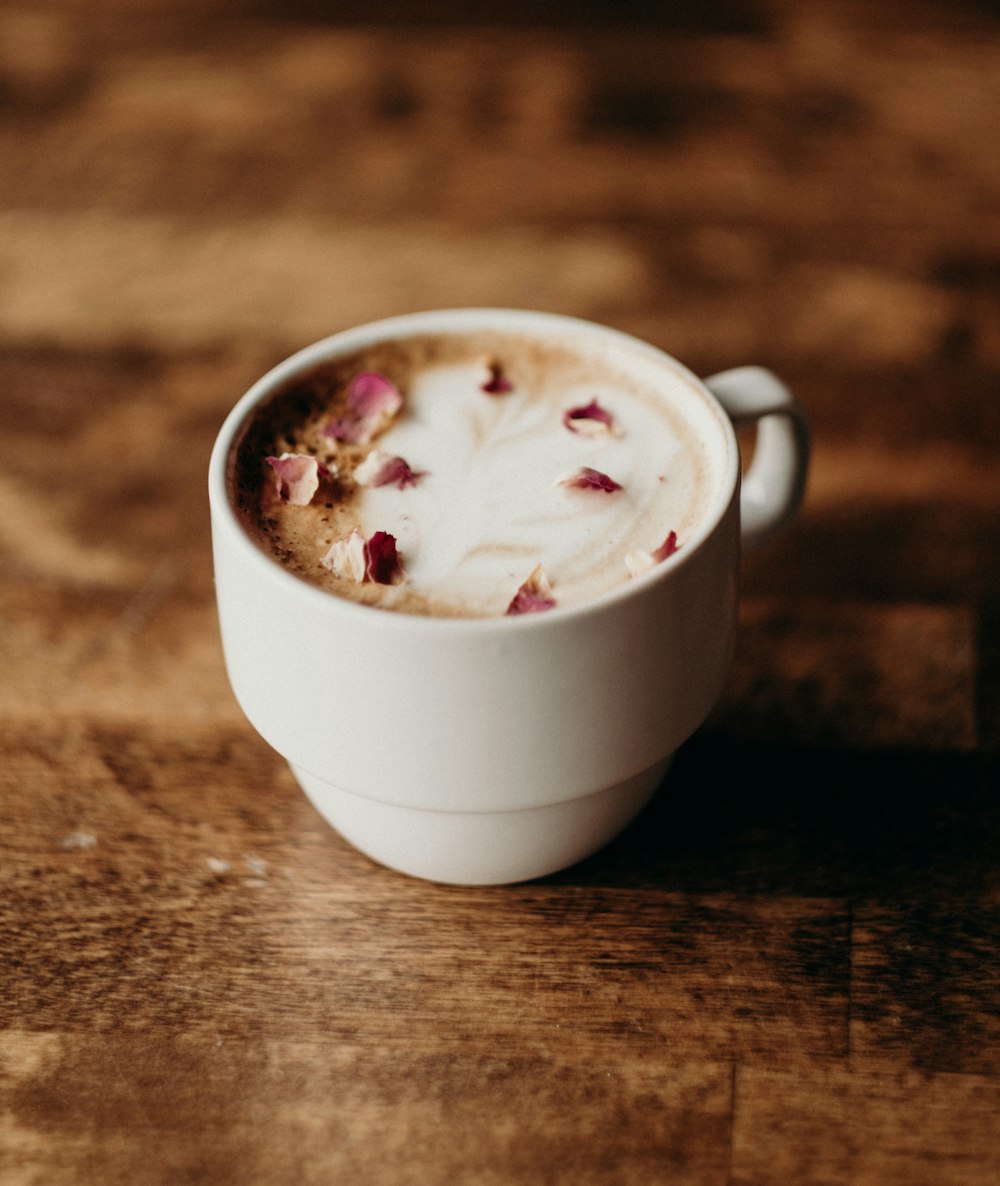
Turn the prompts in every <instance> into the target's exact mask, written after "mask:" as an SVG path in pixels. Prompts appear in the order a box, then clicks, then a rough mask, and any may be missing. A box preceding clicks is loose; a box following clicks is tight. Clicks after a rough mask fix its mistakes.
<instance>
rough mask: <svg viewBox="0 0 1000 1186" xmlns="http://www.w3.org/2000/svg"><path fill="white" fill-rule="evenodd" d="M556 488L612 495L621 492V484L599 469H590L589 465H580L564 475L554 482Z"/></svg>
mask: <svg viewBox="0 0 1000 1186" xmlns="http://www.w3.org/2000/svg"><path fill="white" fill-rule="evenodd" d="M556 485H557V486H575V487H577V488H578V489H580V490H602V491H603V492H604V493H605V494H614V492H615V491H616V490H621V488H622V487H621V483H620V482H616V481H615V480H614V478H609V477H608V475H607V474H602V473H601V471H600V470H599V469H591V468H590V466H589V465H581V466H580V468H579V469H576V470H574V471H573V472H572V473H571V474H566V475H565V476H564V477H562V478H559V480H558V481H557V482H556Z"/></svg>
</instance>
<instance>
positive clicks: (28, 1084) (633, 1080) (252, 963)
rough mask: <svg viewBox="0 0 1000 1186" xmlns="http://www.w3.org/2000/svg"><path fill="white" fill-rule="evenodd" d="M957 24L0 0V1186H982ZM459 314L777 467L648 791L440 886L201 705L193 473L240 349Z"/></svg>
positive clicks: (240, 372)
mask: <svg viewBox="0 0 1000 1186" xmlns="http://www.w3.org/2000/svg"><path fill="white" fill-rule="evenodd" d="M372 7H374V6H372ZM654 8H656V9H659V12H658V13H657V14H654V15H652V16H651V15H650V12H651V10H653V9H654ZM691 8H694V9H696V10H697V15H694V16H692V15H690V12H689V10H690V9H691ZM990 11H991V8H990V6H988V5H982V4H976V3H973V2H972V0H967V2H966V3H954V4H947V3H945V2H944V0H940V2H935V0H922V2H919V3H916V4H904V3H902V0H889V2H887V3H884V4H880V5H877V6H867V5H857V4H851V3H848V2H847V0H843V2H841V3H838V2H835V0H823V2H821V3H815V4H809V5H802V4H799V3H796V2H795V0H758V2H753V3H751V2H750V0H729V2H728V3H719V4H714V5H697V6H691V5H683V4H680V3H665V4H663V5H658V6H654V5H649V6H642V5H638V4H619V5H617V6H614V7H612V6H607V8H605V6H603V5H599V4H597V3H595V2H591V3H579V4H570V3H568V0H567V2H565V3H558V2H557V3H552V4H549V5H541V6H536V5H528V4H519V3H513V4H510V5H506V6H500V5H492V6H490V5H488V6H486V7H484V8H480V9H479V10H478V20H479V22H480V23H478V24H468V23H463V21H462V20H461V19H460V18H459V16H458V15H457V13H454V12H451V11H449V8H448V6H446V5H441V4H436V3H432V2H431V0H426V2H424V3H419V2H413V3H410V4H404V3H402V2H401V0H398V2H397V0H389V2H388V3H386V4H383V5H382V6H380V7H379V10H378V13H379V15H378V19H377V20H373V19H372V18H371V14H370V12H369V6H365V5H361V4H356V3H345V4H342V5H339V6H337V5H334V4H332V3H331V4H323V3H320V2H319V0H313V2H308V0H295V2H290V3H282V4H279V3H269V2H264V0H254V2H251V0H242V2H240V3H231V4H227V3H224V2H223V0H198V2H196V3H192V4H187V5H183V6H180V5H176V4H173V3H169V2H168V0H108V2H106V3H103V4H102V5H100V6H96V5H95V6H90V5H85V4H83V3H75V2H74V0H35V2H31V0H23V2H20V0H3V3H2V4H0V418H2V419H0V427H2V468H0V496H2V502H0V507H2V515H0V552H2V557H3V562H2V565H0V623H2V631H0V662H2V670H3V681H2V686H0V738H2V748H3V762H2V770H0V780H2V788H3V800H2V802H3V813H2V818H0V856H2V860H0V878H2V895H0V955H2V962H0V1027H2V1028H0V1181H2V1182H3V1183H4V1186H29V1184H31V1186H34V1184H36V1183H44V1184H45V1186H63V1184H70V1183H72V1184H74V1186H77V1184H81V1186H117V1184H119V1183H121V1184H126V1183H127V1184H129V1186H145V1184H163V1186H168V1184H169V1186H174V1184H177V1183H197V1184H201V1183H206V1184H212V1186H219V1184H225V1183H233V1184H239V1186H256V1184H260V1186H284V1184H286V1183H287V1184H289V1186H308V1184H313V1183H315V1184H318V1186H319V1184H322V1186H326V1184H332V1183H336V1184H338V1186H340V1184H353V1183H358V1184H361V1186H383V1184H384V1186H402V1184H410V1183H412V1184H414V1186H435V1184H437V1183H441V1184H444V1183H447V1184H449V1186H455V1184H462V1183H467V1184H474V1186H479V1184H483V1186H494V1184H496V1186H499V1184H507V1183H511V1184H514V1183H517V1184H521V1183H525V1184H534V1183H539V1184H541V1183H544V1184H563V1183H566V1184H572V1186H582V1184H586V1183H595V1184H598V1183H599V1184H605V1183H608V1184H610V1183H630V1184H631V1183H637V1184H643V1186H649V1184H656V1183H670V1184H676V1183H697V1184H699V1186H709V1184H716V1183H718V1184H720V1186H721V1184H722V1183H730V1184H732V1186H737V1184H738V1186H751V1184H752V1186H764V1184H771V1183H774V1184H781V1186H787V1184H796V1186H797V1184H803V1183H816V1184H820V1183H822V1184H824V1186H829V1184H831V1183H857V1184H862V1183H863V1184H869V1183H870V1184H873V1186H874V1184H878V1186H885V1184H888V1183H906V1184H907V1186H914V1184H924V1183H926V1184H933V1186H938V1184H940V1186H953V1184H961V1186H966V1184H967V1186H972V1184H976V1186H979V1184H982V1186H987V1184H990V1186H992V1183H995V1182H996V1181H997V1180H998V1179H1000V1140H998V1128H1000V1122H998V1115H1000V1084H998V1075H1000V1044H998V1038H1000V1008H998V1007H1000V985H998V958H1000V927H998V917H997V903H998V892H1000V878H998V871H997V855H998V846H997V795H996V792H997V786H998V781H1000V780H998V772H1000V762H998V750H1000V745H998V742H1000V466H998V460H1000V451H998V444H1000V385H998V380H1000V151H998V149H1000V140H998V132H997V129H998V127H1000V21H998V19H997V18H996V17H995V16H991V15H990ZM473 303H475V304H488V303H492V304H505V305H523V306H528V307H534V308H544V309H552V310H557V311H561V312H568V313H573V314H577V315H580V316H584V317H591V318H595V319H598V320H600V321H604V322H607V323H609V324H612V325H615V326H618V327H619V328H622V329H625V330H628V331H631V332H634V333H637V334H640V335H642V336H645V337H646V338H648V339H649V340H651V341H653V342H655V343H657V344H658V345H661V346H663V347H665V348H666V349H668V350H670V351H672V352H674V353H676V354H678V355H680V356H681V357H683V358H684V359H686V360H687V361H689V362H690V363H691V364H692V365H693V366H694V367H695V368H696V369H699V370H701V371H702V372H703V373H708V372H709V371H712V370H718V369H721V368H723V367H726V366H728V365H732V364H736V363H741V362H749V361H756V362H761V363H764V364H766V365H770V366H773V367H774V368H775V369H776V370H778V371H779V372H780V373H781V374H782V375H784V376H785V377H786V379H787V380H788V381H789V382H790V383H791V384H792V385H793V386H794V387H795V388H796V390H797V391H798V393H799V394H800V396H801V398H802V400H803V401H804V402H805V404H806V405H807V407H808V408H809V410H810V413H811V415H812V418H813V422H814V425H815V444H816V448H815V466H814V472H813V478H812V481H811V486H810V490H809V495H808V498H807V503H806V506H805V509H804V513H803V516H802V518H801V521H800V523H799V525H798V526H797V527H796V529H795V530H794V532H792V533H791V534H790V535H789V536H787V537H786V538H784V539H783V540H781V541H780V542H778V543H776V544H774V545H773V546H772V547H770V548H768V549H767V550H765V551H762V552H759V553H757V554H755V555H754V556H752V557H751V558H750V559H748V562H747V564H746V571H745V596H744V601H743V622H742V629H741V641H740V648H739V654H738V656H737V659H736V663H735V666H734V669H733V672H732V677H731V679H730V681H729V684H728V686H727V689H726V693H725V696H724V698H723V700H722V702H721V704H720V705H719V708H718V710H717V712H716V713H715V714H714V715H713V717H712V719H711V720H710V721H709V722H708V723H707V724H706V726H705V727H704V728H703V729H702V730H701V731H700V733H699V734H698V735H697V736H696V737H695V738H694V739H693V740H692V741H691V742H690V743H689V744H688V745H687V746H686V747H685V749H684V750H683V751H682V754H681V756H680V757H679V758H678V761H677V763H676V767H675V770H674V772H673V773H672V775H671V776H670V778H669V780H668V781H667V783H666V784H665V785H664V787H663V789H662V792H661V793H660V794H659V796H658V798H657V799H656V801H655V802H654V804H653V806H652V807H651V808H650V809H649V810H648V811H647V812H646V814H645V815H644V816H643V817H642V818H641V820H640V821H639V822H638V823H637V824H636V825H635V826H633V827H632V828H631V829H630V830H629V831H628V833H627V834H626V835H625V836H623V837H622V838H621V839H620V840H619V841H618V842H616V843H614V844H613V845H612V846H611V847H610V848H608V849H607V850H606V851H604V852H602V853H601V854H599V855H598V856H596V857H594V858H592V859H591V860H589V861H587V862H586V863H584V864H582V865H580V866H578V867H576V868H573V869H570V870H568V871H566V872H564V873H562V874H560V875H558V876H555V877H551V878H548V879H546V880H544V881H540V882H537V883H533V884H526V885H520V886H516V887H511V888H503V889H488V890H480V889H456V888H447V887H440V886H434V885H429V884H424V883H420V882H416V881H411V880H407V879H405V878H403V877H400V876H398V875H395V874H392V873H390V872H388V871H386V870H383V869H381V868H378V867H376V866H375V865H373V864H371V863H370V862H369V861H367V860H366V859H365V858H364V857H362V856H360V855H359V854H358V853H357V852H355V851H353V850H352V849H351V848H350V847H348V846H347V845H346V844H345V843H343V842H342V841H341V840H340V839H339V838H338V837H337V836H336V835H335V834H334V833H333V832H332V831H331V830H330V829H329V828H327V827H326V826H325V825H324V824H323V823H322V822H321V820H320V819H319V818H318V817H317V815H316V814H315V812H314V811H313V810H312V809H311V808H310V807H309V805H308V804H307V802H306V801H305V799H304V797H303V796H302V795H301V794H300V793H299V791H298V790H297V788H296V786H295V785H294V783H293V781H292V779H291V777H290V775H289V773H288V771H287V769H286V768H285V767H284V765H283V763H282V761H281V760H280V759H279V758H278V757H277V756H276V755H275V754H274V753H272V752H271V751H270V750H269V749H268V747H267V746H266V745H265V744H264V743H263V742H262V741H261V740H259V739H258V737H257V736H256V734H255V733H254V732H253V730H252V729H251V728H250V726H249V725H248V724H247V723H246V722H245V720H244V719H243V717H242V716H241V714H240V712H239V710H238V708H237V707H236V705H235V703H234V701H233V699H232V697H231V694H230V692H229V689H228V685H227V683H226V679H225V675H224V672H223V668H222V662H221V657H220V649H219V642H218V636H217V628H216V621H215V614H214V606H213V591H212V573H211V567H210V555H209V534H208V522H207V508H206V497H205V468H206V462H207V458H208V453H209V449H210V447H211V443H212V440H213V437H214V434H215V431H216V429H217V427H218V425H219V424H220V422H221V420H222V418H223V416H224V414H225V412H226V410H227V409H228V408H229V406H231V404H232V403H233V402H234V401H235V399H236V398H237V397H238V396H239V395H240V394H241V393H242V391H243V390H244V389H245V387H246V386H247V385H248V384H249V383H250V382H251V381H252V380H253V379H254V378H255V377H256V376H257V375H258V374H259V373H261V372H262V370H263V369H265V368H266V367H267V366H268V365H270V364H271V363H272V362H274V361H276V360H277V359H278V358H280V357H282V356H284V355H285V354H287V353H289V352H290V351H291V350H293V349H295V348H297V347H299V346H301V345H303V344H305V343H306V342H308V341H310V340H312V339H314V338H316V337H319V336H322V335H324V334H326V333H328V332H331V331H333V330H335V329H337V328H341V327H344V326H347V325H350V324H355V323H358V322H361V321H364V320H367V319H370V318H372V317H375V316H380V315H386V314H391V313H395V312H401V311H405V310H410V309H417V308H429V307H435V306H441V305H462V304H473Z"/></svg>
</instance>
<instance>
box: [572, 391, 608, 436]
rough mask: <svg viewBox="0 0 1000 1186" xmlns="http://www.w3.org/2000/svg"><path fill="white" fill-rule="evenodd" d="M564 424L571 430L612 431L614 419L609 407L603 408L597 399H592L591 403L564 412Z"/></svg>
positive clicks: (582, 431) (583, 431) (584, 431)
mask: <svg viewBox="0 0 1000 1186" xmlns="http://www.w3.org/2000/svg"><path fill="white" fill-rule="evenodd" d="M563 424H565V426H566V427H567V428H568V429H569V430H570V432H581V433H586V432H588V431H589V432H591V433H593V432H595V431H597V432H610V430H611V428H612V426H613V424H614V420H613V419H612V416H611V413H610V412H609V411H607V409H605V408H602V407H601V405H600V404H599V403H598V402H597V400H596V399H592V400H591V401H590V403H589V404H584V405H583V406H582V407H579V408H570V409H569V410H568V411H566V412H564V413H563Z"/></svg>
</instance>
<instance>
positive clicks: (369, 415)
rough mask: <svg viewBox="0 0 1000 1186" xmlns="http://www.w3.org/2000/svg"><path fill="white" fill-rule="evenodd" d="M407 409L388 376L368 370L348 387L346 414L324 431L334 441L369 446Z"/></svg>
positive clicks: (356, 377)
mask: <svg viewBox="0 0 1000 1186" xmlns="http://www.w3.org/2000/svg"><path fill="white" fill-rule="evenodd" d="M402 406H403V397H402V395H400V393H399V389H398V388H397V387H396V386H395V385H394V384H393V383H391V382H390V381H389V380H388V379H387V378H386V377H385V376H384V375H378V374H375V372H374V371H365V372H363V373H362V374H360V375H356V376H355V377H354V378H353V379H352V380H351V382H350V384H349V386H348V388H347V401H346V403H345V405H344V414H343V416H340V417H339V418H338V419H336V420H332V421H331V422H330V423H329V424H328V425H327V426H326V428H324V429H323V432H324V433H325V435H326V436H329V437H333V438H334V440H337V441H344V442H346V443H347V444H351V445H365V444H367V443H368V442H369V441H370V440H371V439H372V437H374V436H375V435H376V433H378V432H381V431H382V429H383V428H384V427H385V426H386V425H387V424H388V423H389V421H390V420H391V419H392V418H393V416H395V415H396V413H397V412H398V411H399V409H400V408H401V407H402Z"/></svg>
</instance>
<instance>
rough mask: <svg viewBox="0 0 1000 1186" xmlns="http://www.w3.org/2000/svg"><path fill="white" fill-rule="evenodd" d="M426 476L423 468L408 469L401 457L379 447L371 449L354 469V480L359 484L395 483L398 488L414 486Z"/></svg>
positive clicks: (379, 484) (387, 484)
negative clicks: (385, 451)
mask: <svg viewBox="0 0 1000 1186" xmlns="http://www.w3.org/2000/svg"><path fill="white" fill-rule="evenodd" d="M426 476H427V473H426V471H425V470H414V469H410V467H409V465H408V464H407V462H405V461H404V460H403V458H402V457H393V456H392V455H391V454H389V453H383V452H382V451H381V450H379V449H373V450H372V451H371V453H369V454H368V456H367V457H366V458H365V459H364V461H362V463H361V464H360V465H359V466H358V467H357V469H356V470H355V471H354V480H355V482H357V483H358V484H359V485H360V486H390V485H396V486H398V487H399V489H400V490H405V489H406V487H407V486H416V484H417V483H418V482H419V481H420V479H421V478H425V477H426Z"/></svg>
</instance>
